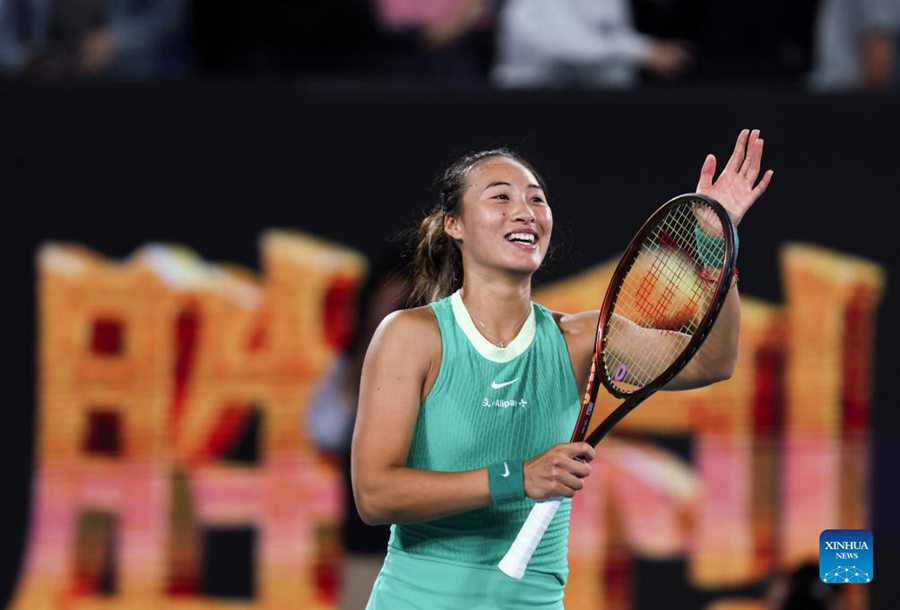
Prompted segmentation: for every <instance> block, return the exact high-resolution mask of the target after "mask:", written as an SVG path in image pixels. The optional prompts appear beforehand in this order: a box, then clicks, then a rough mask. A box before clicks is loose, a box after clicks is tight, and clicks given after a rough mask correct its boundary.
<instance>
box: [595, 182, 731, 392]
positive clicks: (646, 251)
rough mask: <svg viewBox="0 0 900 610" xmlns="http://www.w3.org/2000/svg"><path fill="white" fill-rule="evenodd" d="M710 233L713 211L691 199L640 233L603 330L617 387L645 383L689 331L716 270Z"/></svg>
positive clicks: (707, 299)
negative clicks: (637, 245) (647, 231)
mask: <svg viewBox="0 0 900 610" xmlns="http://www.w3.org/2000/svg"><path fill="white" fill-rule="evenodd" d="M700 219H702V224H701V221H700ZM717 234H718V235H721V234H722V226H721V222H720V221H719V219H718V216H717V215H716V214H715V213H714V212H713V211H712V210H711V209H709V208H708V207H707V205H706V204H705V203H704V202H701V201H696V200H695V201H692V202H687V203H685V204H684V205H681V206H677V207H674V208H673V209H672V210H670V211H669V213H668V214H667V215H666V216H665V217H664V218H663V220H662V221H660V222H659V223H657V225H656V226H655V227H654V228H653V230H652V231H650V232H649V233H648V234H647V236H646V237H645V238H644V240H643V242H642V243H641V245H640V247H639V249H638V251H637V254H636V255H635V256H634V258H633V261H632V264H631V266H630V268H629V270H628V272H627V273H626V275H625V278H624V280H623V281H622V283H621V286H620V288H619V291H618V294H617V296H616V300H615V303H614V305H613V308H612V316H611V317H610V320H609V322H608V326H607V329H606V332H605V333H604V346H603V350H604V359H603V360H604V363H605V367H606V373H607V375H608V377H609V379H610V380H611V381H612V382H613V384H614V385H615V386H616V387H617V388H618V389H619V390H620V391H622V392H626V393H628V392H633V391H636V390H638V389H640V388H642V387H644V386H646V385H648V384H650V383H651V382H652V381H653V380H655V379H656V378H657V377H659V376H660V375H661V374H662V373H663V372H664V371H665V370H666V369H667V368H669V366H670V365H671V364H672V363H673V362H674V361H675V360H676V359H677V358H678V357H679V355H680V354H681V353H682V352H683V351H684V348H685V347H686V346H687V344H688V343H689V342H690V339H691V338H692V337H693V336H694V334H695V333H696V331H697V329H698V327H699V325H700V323H701V322H702V320H703V318H704V317H705V315H706V312H707V311H708V309H709V307H710V304H711V303H712V301H713V298H714V296H715V293H716V289H717V287H718V283H719V278H720V276H721V273H722V265H721V261H723V260H724V256H725V251H724V239H722V238H721V237H718V238H717V237H716V235H717Z"/></svg>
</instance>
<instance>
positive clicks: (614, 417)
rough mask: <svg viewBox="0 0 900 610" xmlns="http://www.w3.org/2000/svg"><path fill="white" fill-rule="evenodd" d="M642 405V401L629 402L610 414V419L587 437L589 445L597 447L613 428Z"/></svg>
mask: <svg viewBox="0 0 900 610" xmlns="http://www.w3.org/2000/svg"><path fill="white" fill-rule="evenodd" d="M639 404H641V401H640V400H637V401H627V402H625V403H623V404H621V405H619V407H618V408H617V409H616V410H615V411H613V412H612V413H610V414H609V417H607V418H606V419H604V420H603V421H602V422H600V425H599V426H597V428H596V429H594V431H593V432H591V434H590V436H588V437H587V439H586V440H587V443H588V444H589V445H591V446H592V447H596V446H597V443H599V442H600V441H602V440H603V437H605V436H606V435H607V433H608V432H609V431H610V430H612V429H613V427H614V426H615V425H616V424H618V423H619V422H620V421H622V419H623V418H624V417H625V416H626V415H628V414H629V413H631V412H632V411H633V410H634V408H635V407H636V406H638V405H639Z"/></svg>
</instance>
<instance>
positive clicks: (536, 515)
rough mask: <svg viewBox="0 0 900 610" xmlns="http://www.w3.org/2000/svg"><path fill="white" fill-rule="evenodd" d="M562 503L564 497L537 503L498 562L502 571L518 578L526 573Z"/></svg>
mask: <svg viewBox="0 0 900 610" xmlns="http://www.w3.org/2000/svg"><path fill="white" fill-rule="evenodd" d="M561 503H562V498H548V499H546V500H539V501H538V502H536V503H535V505H534V507H533V508H532V509H531V512H530V513H529V514H528V518H527V519H526V520H525V524H524V525H522V529H520V530H519V535H518V536H516V539H515V540H514V541H513V543H512V546H510V547H509V550H508V551H506V555H504V556H503V559H501V560H500V563H499V564H497V567H499V568H500V571H501V572H503V573H504V574H506V575H507V576H509V577H511V578H515V579H516V580H521V579H522V576H524V575H525V568H526V567H527V566H528V562H529V561H531V556H532V555H533V554H534V549H536V548H537V545H538V544H539V543H540V541H541V538H543V537H544V532H546V531H547V528H548V527H549V526H550V522H551V521H553V517H554V515H556V511H557V510H558V509H559V505H560V504H561Z"/></svg>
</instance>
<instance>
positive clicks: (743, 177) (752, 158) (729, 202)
mask: <svg viewBox="0 0 900 610" xmlns="http://www.w3.org/2000/svg"><path fill="white" fill-rule="evenodd" d="M762 152H763V140H762V138H760V137H759V130H758V129H754V130H753V131H749V130H747V129H744V130H743V131H741V133H740V134H739V135H738V138H737V142H736V143H735V146H734V152H732V153H731V158H730V159H728V163H727V164H726V165H725V169H723V170H722V173H721V174H719V177H718V179H716V180H715V182H714V181H713V177H714V176H715V173H716V157H715V155H707V156H706V160H705V161H704V162H703V167H702V168H701V169H700V182H698V183H697V192H698V193H700V194H701V195H708V196H709V197H712V198H713V199H715V200H716V201H718V202H719V203H721V204H722V206H723V207H724V208H725V209H726V210H727V211H728V215H729V216H730V217H731V221H732V222H733V223H734V226H737V225H738V224H739V223H740V222H741V219H742V218H743V217H744V214H746V213H747V210H749V209H750V206H752V205H753V202H755V201H756V200H757V199H759V196H760V195H762V194H763V193H765V192H766V189H767V188H768V186H769V182H770V181H771V180H772V174H773V173H774V172H773V171H772V170H767V171H766V173H765V174H763V177H762V179H761V180H760V181H759V183H758V184H757V183H756V179H757V177H759V167H760V163H761V161H762Z"/></svg>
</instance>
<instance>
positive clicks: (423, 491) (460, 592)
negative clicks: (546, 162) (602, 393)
mask: <svg viewBox="0 0 900 610" xmlns="http://www.w3.org/2000/svg"><path fill="white" fill-rule="evenodd" d="M748 138H749V141H748ZM745 149H746V151H747V152H746V153H745ZM761 154H762V140H760V139H758V132H753V134H752V135H750V134H749V132H746V131H744V132H742V133H741V135H740V136H739V138H738V142H737V144H736V147H735V153H734V154H733V155H732V159H731V160H730V161H729V164H728V165H727V166H726V168H725V170H724V171H723V172H722V175H721V176H720V178H719V180H718V181H717V182H716V184H715V185H714V184H713V183H712V174H713V172H714V170H715V160H714V158H712V157H711V156H710V158H708V159H707V161H706V163H704V166H703V169H702V171H701V178H700V187H699V188H698V190H701V192H703V190H702V189H706V191H707V192H708V193H709V194H710V196H715V197H717V198H718V199H719V200H720V202H722V203H723V205H724V206H725V208H726V209H727V210H728V213H729V215H730V216H731V217H732V221H733V222H734V224H737V222H738V221H739V220H740V217H741V216H743V213H744V212H745V211H746V210H747V208H749V207H750V205H751V204H752V203H753V201H754V200H755V199H756V198H758V197H759V195H760V194H762V191H763V190H764V189H765V185H766V184H767V182H768V178H769V177H770V174H766V176H765V177H764V179H763V181H762V182H761V183H760V186H759V187H756V188H753V186H752V185H753V183H755V181H756V177H757V174H758V171H759V157H760V156H761ZM745 161H746V163H745ZM736 176H738V177H736ZM739 179H740V181H742V182H749V183H750V185H751V186H750V189H747V188H745V186H746V185H744V184H738V183H737V181H738V180H739ZM552 231H553V214H552V212H551V209H550V205H549V202H548V197H547V188H546V185H545V183H544V181H543V179H542V178H541V177H540V175H539V174H538V173H537V171H536V170H535V169H534V168H533V167H532V166H531V165H530V164H528V163H527V162H526V161H525V160H524V159H522V158H521V157H519V156H517V155H515V154H513V153H511V152H509V151H507V150H503V149H500V150H490V151H485V152H480V153H476V154H473V155H469V156H466V157H464V158H462V159H460V160H459V161H457V162H456V163H454V164H453V165H451V166H450V167H449V168H448V169H447V170H446V171H445V172H444V174H443V176H442V178H441V180H440V182H439V201H438V203H437V205H436V206H435V208H434V210H433V211H432V212H431V213H430V214H429V215H428V216H427V217H426V218H425V219H424V220H423V221H422V223H421V225H420V228H419V232H418V238H419V243H418V247H417V252H416V259H415V270H414V271H415V277H414V278H413V283H414V288H413V299H414V300H417V301H418V302H419V303H422V304H423V305H422V306H420V307H414V308H412V309H407V310H404V311H399V312H395V313H393V314H391V315H389V316H388V317H386V318H385V319H384V321H383V322H382V323H381V325H380V326H379V328H378V330H377V331H376V333H375V335H374V337H373V339H372V342H371V343H370V346H369V350H368V353H367V354H366V359H365V364H364V365H363V371H362V379H361V383H360V392H359V410H358V417H357V420H356V427H355V429H354V437H353V450H352V472H353V488H354V496H355V500H356V504H357V507H358V509H359V513H360V515H361V516H362V518H363V519H364V520H365V521H366V522H367V523H370V524H376V523H391V524H392V526H391V538H390V541H389V543H388V553H387V557H386V559H385V563H384V566H383V568H382V570H381V573H380V574H379V576H378V579H377V580H376V582H375V586H374V588H373V591H372V594H371V597H370V599H369V604H368V606H367V607H368V608H369V610H379V609H384V608H388V609H395V608H472V607H478V608H541V609H556V608H562V598H563V588H564V586H565V582H566V578H567V575H568V567H567V562H566V551H567V549H566V546H567V537H568V526H569V512H570V504H571V498H572V497H573V496H574V495H575V493H576V492H578V490H580V489H582V488H583V487H584V479H585V478H586V477H587V476H588V475H590V473H591V466H590V462H591V460H592V459H593V457H594V449H593V448H592V447H591V446H590V445H589V444H587V443H567V442H565V440H566V439H567V438H569V435H570V432H571V430H572V428H573V426H574V424H575V420H576V419H577V417H578V413H579V410H580V406H581V401H580V392H579V390H578V388H580V387H584V385H585V382H586V381H587V377H588V375H589V372H590V365H591V358H592V355H593V352H594V343H595V330H596V328H597V320H598V312H596V311H593V312H583V313H579V314H574V315H567V314H562V313H558V312H552V311H549V310H547V309H546V308H544V307H542V306H541V305H538V304H537V303H534V302H532V301H531V277H532V275H533V274H534V272H535V271H537V270H538V269H539V267H540V266H541V263H542V262H543V260H544V256H545V255H546V253H547V249H548V247H549V243H550V237H551V234H552ZM603 288H604V287H598V292H600V291H602V289H603ZM738 321H739V300H738V296H737V291H736V290H731V291H730V295H729V297H728V300H727V301H726V305H725V307H724V308H723V311H722V314H721V315H720V317H719V321H718V322H717V324H716V326H717V328H718V330H717V332H713V333H711V334H710V337H709V339H708V340H707V342H706V343H705V344H704V345H703V347H702V348H701V349H700V351H699V352H698V354H697V356H695V358H694V359H693V360H692V362H691V364H690V366H688V367H686V368H685V369H684V371H683V372H682V373H681V374H679V376H678V377H676V379H675V382H673V384H671V385H672V387H670V388H669V389H676V388H678V387H682V388H688V387H697V386H700V385H706V384H709V383H713V382H715V381H718V380H721V379H724V378H727V377H728V376H729V375H730V371H731V370H732V367H733V365H734V361H735V358H736V353H737V341H736V337H737V324H738ZM554 497H561V498H563V501H562V503H561V505H560V508H559V510H558V511H557V512H556V514H555V516H554V517H553V519H552V521H551V522H550V524H549V526H548V528H547V531H546V533H545V534H544V536H543V538H542V539H541V540H540V543H539V544H538V546H537V548H536V549H535V552H534V554H533V556H532V557H531V561H530V563H529V564H528V569H527V571H526V572H525V574H524V578H523V579H522V580H521V581H515V580H512V579H510V578H508V577H507V576H505V575H504V574H503V573H501V572H500V571H499V570H497V569H495V566H496V564H497V562H498V561H499V560H500V558H501V557H502V556H503V555H504V553H505V552H506V549H507V548H508V546H509V543H510V542H511V541H512V540H513V539H514V538H515V536H516V533H517V532H518V530H519V528H520V527H521V525H522V523H523V522H524V521H525V519H526V517H527V515H528V513H529V512H530V510H531V508H532V507H533V506H534V504H535V501H537V500H544V499H547V498H554Z"/></svg>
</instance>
